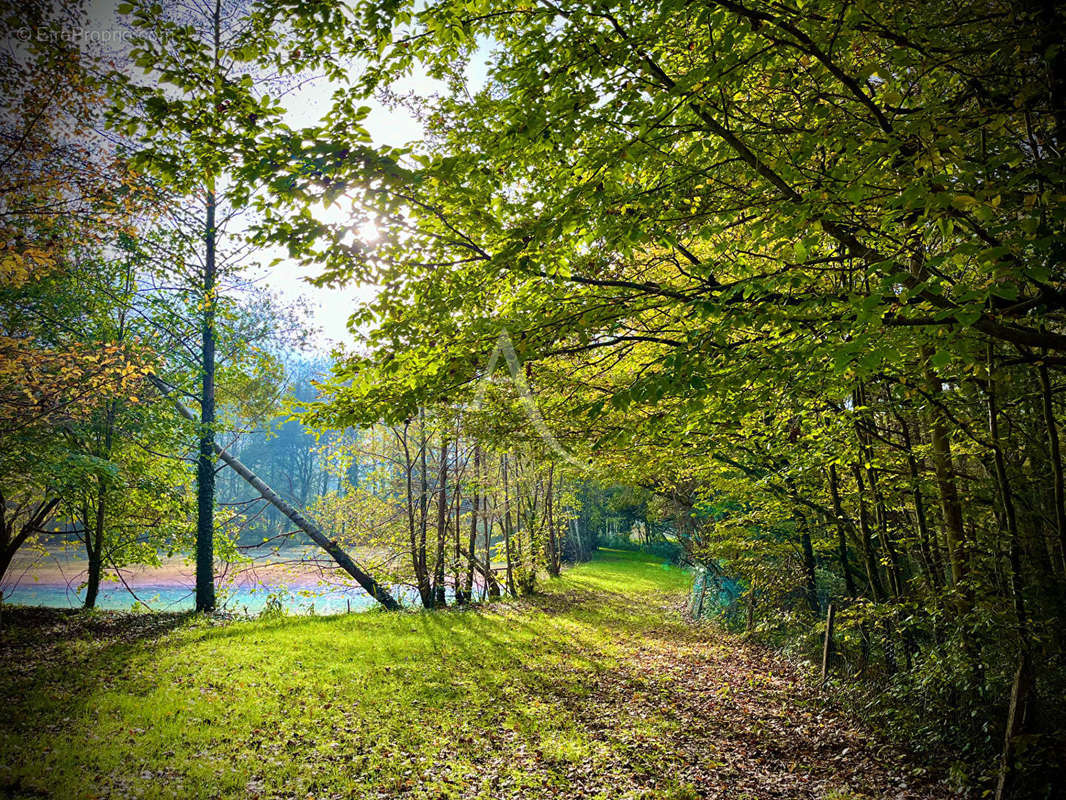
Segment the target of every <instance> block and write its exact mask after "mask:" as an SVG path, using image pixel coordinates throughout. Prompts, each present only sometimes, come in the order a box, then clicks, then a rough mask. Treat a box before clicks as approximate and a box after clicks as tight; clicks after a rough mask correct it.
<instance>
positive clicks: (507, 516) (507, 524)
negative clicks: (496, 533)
mask: <svg viewBox="0 0 1066 800" xmlns="http://www.w3.org/2000/svg"><path fill="white" fill-rule="evenodd" d="M503 541H504V550H505V553H506V556H507V591H509V592H510V593H511V597H518V592H517V591H515V585H514V563H513V561H512V552H511V494H510V488H509V487H508V485H507V454H506V453H505V454H504V456H503Z"/></svg>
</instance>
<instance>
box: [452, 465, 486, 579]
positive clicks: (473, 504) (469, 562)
mask: <svg viewBox="0 0 1066 800" xmlns="http://www.w3.org/2000/svg"><path fill="white" fill-rule="evenodd" d="M480 480H481V447H480V446H479V445H476V444H475V445H474V494H473V497H472V498H471V499H470V537H469V541H468V542H467V547H466V552H467V559H466V578H465V580H464V582H463V591H464V593H465V595H466V597H467V599H472V598H473V596H474V550H475V549H476V548H477V522H478V518H477V513H478V506H479V505H480V502H481V491H480V489H481V487H480V485H479V483H478V482H479V481H480ZM456 535H458V531H456ZM486 557H487V556H486Z"/></svg>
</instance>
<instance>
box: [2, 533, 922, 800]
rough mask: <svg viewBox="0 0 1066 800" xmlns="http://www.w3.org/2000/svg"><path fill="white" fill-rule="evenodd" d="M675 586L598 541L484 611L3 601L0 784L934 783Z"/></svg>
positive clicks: (738, 788)
mask: <svg viewBox="0 0 1066 800" xmlns="http://www.w3.org/2000/svg"><path fill="white" fill-rule="evenodd" d="M687 587H688V576H687V575H686V574H685V573H683V572H681V571H680V570H677V569H674V568H671V567H667V566H664V565H663V564H661V563H660V562H659V561H658V560H656V559H654V558H651V557H649V556H642V555H638V554H633V553H623V552H620V551H604V552H601V553H600V554H599V556H598V558H597V559H596V560H595V561H593V562H592V563H589V564H584V565H581V566H578V567H575V568H573V569H570V570H568V571H567V572H566V573H565V574H564V576H563V577H562V578H561V579H558V580H555V581H549V582H546V583H543V584H542V593H541V594H540V595H538V596H536V597H534V598H530V599H528V600H523V601H520V602H500V603H497V604H493V605H491V606H487V607H484V608H481V609H478V610H465V611H459V610H454V611H439V612H429V613H427V612H420V613H416V612H412V613H402V614H386V613H378V612H369V613H363V614H352V615H347V616H336V617H298V618H293V617H290V618H282V619H276V620H258V621H249V622H226V623H218V622H211V621H208V620H202V619H200V620H197V619H192V618H190V617H166V616H162V617H161V616H156V617H149V616H145V617H141V618H131V617H128V616H126V617H117V616H115V615H79V614H69V615H62V616H47V617H39V618H37V620H38V621H37V623H36V624H30V622H29V621H28V620H29V619H30V618H32V615H31V614H30V613H29V612H26V613H21V612H19V611H17V610H13V609H7V610H6V611H5V612H4V614H5V618H6V619H5V622H4V626H5V627H4V629H3V630H2V631H0V652H2V654H3V655H2V662H0V663H2V665H3V666H2V674H0V701H2V708H0V796H6V797H56V798H63V799H64V800H66V799H67V798H71V799H73V798H92V797H123V798H127V797H146V798H155V797H175V798H216V797H233V798H238V797H239V798H264V800H265V798H301V800H302V799H303V798H378V797H382V798H384V797H389V798H391V797H411V798H434V799H436V798H460V797H462V798H486V799H487V798H500V797H514V798H519V797H520V798H542V797H585V798H602V799H603V800H619V799H620V798H661V799H662V800H669V799H670V798H674V799H675V800H681V799H682V798H694V797H704V796H706V797H730V798H744V797H749V798H762V797H812V798H822V797H838V798H848V797H863V796H871V797H875V796H892V797H923V798H924V797H937V796H943V795H940V794H935V793H930V792H931V791H932V790H930V789H923V788H921V787H922V786H925V785H926V783H927V781H926V779H924V778H922V777H921V770H920V769H918V768H914V767H913V766H911V765H908V764H907V762H906V760H905V759H903V758H901V757H900V756H898V754H895V753H893V752H890V751H889V750H888V749H887V748H885V747H883V746H882V745H880V744H879V743H877V742H876V741H874V740H873V739H872V738H871V737H869V735H868V734H866V733H865V732H863V731H862V730H861V729H858V728H856V727H855V726H854V725H853V724H850V723H848V722H846V721H845V720H844V719H843V718H841V717H840V716H839V715H834V714H832V713H831V712H829V711H827V710H826V709H825V708H824V707H823V706H822V705H821V704H820V703H818V702H817V701H816V700H815V698H814V697H813V696H812V695H811V694H810V693H809V692H808V691H807V690H806V689H804V687H803V686H802V684H801V682H799V681H798V680H797V678H796V676H795V675H794V674H793V673H792V672H791V671H790V669H789V668H788V667H787V665H783V664H780V663H778V662H775V661H774V660H773V659H772V657H771V656H770V655H769V654H767V653H765V652H763V651H760V650H758V649H757V648H754V647H750V646H748V645H743V644H742V643H740V642H739V641H737V640H735V639H733V638H732V637H728V636H725V635H724V634H721V633H719V632H717V631H715V630H714V629H712V628H707V627H694V626H691V625H689V624H687V623H686V622H685V621H684V620H683V619H682V617H681V615H680V612H679V608H680V607H681V604H682V600H683V597H684V593H685V591H686V590H687ZM22 617H26V619H22ZM42 618H43V619H47V620H48V623H47V625H44V626H42V624H41V623H40V619H42ZM834 759H835V760H834Z"/></svg>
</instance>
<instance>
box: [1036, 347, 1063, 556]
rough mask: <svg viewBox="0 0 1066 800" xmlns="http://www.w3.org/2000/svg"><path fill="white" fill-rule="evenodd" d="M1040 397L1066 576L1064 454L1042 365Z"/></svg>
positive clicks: (1045, 368) (1046, 377)
mask: <svg viewBox="0 0 1066 800" xmlns="http://www.w3.org/2000/svg"><path fill="white" fill-rule="evenodd" d="M1039 374H1040V397H1041V400H1042V401H1043V402H1042V407H1043V411H1044V426H1045V427H1046V428H1047V442H1048V453H1049V455H1050V457H1051V477H1052V481H1051V486H1052V489H1053V491H1054V497H1055V528H1056V530H1057V532H1058V538H1059V548H1060V549H1061V552H1060V555H1061V556H1062V570H1063V573H1064V574H1066V497H1064V494H1063V476H1062V453H1061V452H1060V449H1059V431H1058V427H1057V426H1056V424H1055V407H1054V406H1053V405H1052V402H1051V400H1052V397H1051V379H1050V377H1049V376H1048V369H1047V365H1046V364H1044V363H1041V364H1040V367H1039Z"/></svg>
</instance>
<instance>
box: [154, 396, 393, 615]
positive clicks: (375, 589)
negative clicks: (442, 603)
mask: <svg viewBox="0 0 1066 800" xmlns="http://www.w3.org/2000/svg"><path fill="white" fill-rule="evenodd" d="M149 379H150V380H151V381H152V383H153V384H154V385H155V386H156V388H157V389H159V391H160V392H161V393H162V394H163V395H164V396H166V397H170V387H168V386H167V385H166V384H165V383H163V381H161V380H159V378H157V377H155V376H154V375H152V376H149ZM171 401H172V402H173V403H174V405H175V407H176V408H177V409H178V413H179V414H181V415H182V416H183V417H185V418H186V419H187V420H189V421H190V422H196V416H195V415H194V414H193V413H192V412H191V411H190V410H189V409H188V408H186V407H185V406H184V405H183V404H182V403H181V402H180V401H179V400H177V399H175V398H173V397H171ZM215 453H216V455H217V456H218V457H219V458H220V459H221V460H222V461H223V462H225V463H226V464H227V465H228V466H229V467H230V468H231V469H232V470H233V471H234V472H236V473H237V474H238V475H240V476H241V477H242V478H243V479H244V480H245V481H246V482H247V483H248V484H250V485H251V487H252V488H253V489H255V490H256V491H257V492H259V494H261V495H262V497H263V499H264V500H266V501H267V502H268V503H270V504H271V505H272V506H274V508H276V509H277V510H278V511H280V512H281V513H282V514H284V515H285V516H286V517H288V518H289V520H291V521H292V523H293V524H294V525H296V527H298V528H299V529H300V530H302V531H303V532H304V533H306V534H307V536H308V538H310V539H311V541H313V542H314V543H315V544H317V545H318V546H319V547H321V548H322V549H323V550H325V551H326V552H327V553H328V554H329V555H330V557H331V558H332V559H333V560H334V561H335V562H336V563H337V566H339V567H340V568H341V569H343V570H344V571H345V572H347V573H348V574H349V575H351V576H352V577H353V578H355V581H356V583H358V584H359V585H360V586H362V587H363V589H365V590H366V592H367V594H369V595H370V596H371V597H373V598H374V599H375V600H377V601H378V602H379V603H380V604H381V605H382V606H384V607H385V608H387V609H388V610H390V611H396V610H399V609H400V604H399V603H398V602H397V601H396V599H395V598H394V597H393V596H392V595H390V594H389V593H388V591H387V590H386V589H385V588H384V587H383V586H382V585H381V584H379V583H378V582H377V581H376V580H374V578H373V577H372V576H370V575H369V574H367V573H366V572H364V571H363V569H362V568H361V567H360V566H359V565H358V564H356V563H355V561H353V560H352V557H351V556H349V555H348V554H347V553H346V552H344V550H343V549H342V548H341V546H340V545H338V544H337V543H336V542H335V541H333V540H332V539H330V538H329V537H328V536H326V534H325V533H323V532H322V529H321V528H319V527H318V526H317V525H315V524H314V523H313V522H311V520H309V519H307V518H306V517H305V516H304V515H303V514H301V513H300V512H299V511H297V510H296V509H295V508H294V507H293V506H291V505H289V504H288V503H287V502H285V500H283V499H282V498H281V496H280V495H279V494H278V493H277V492H275V491H274V490H273V489H271V488H270V487H269V486H267V485H266V483H264V482H263V480H262V479H261V478H260V477H259V476H258V475H256V474H255V473H254V472H252V471H251V470H250V469H248V467H246V466H245V465H244V464H242V463H241V462H240V461H239V460H238V459H236V458H234V457H233V456H231V455H230V454H229V453H227V452H226V451H225V450H224V449H223V448H222V447H221V446H220V445H219V444H218V443H217V442H216V443H215Z"/></svg>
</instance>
